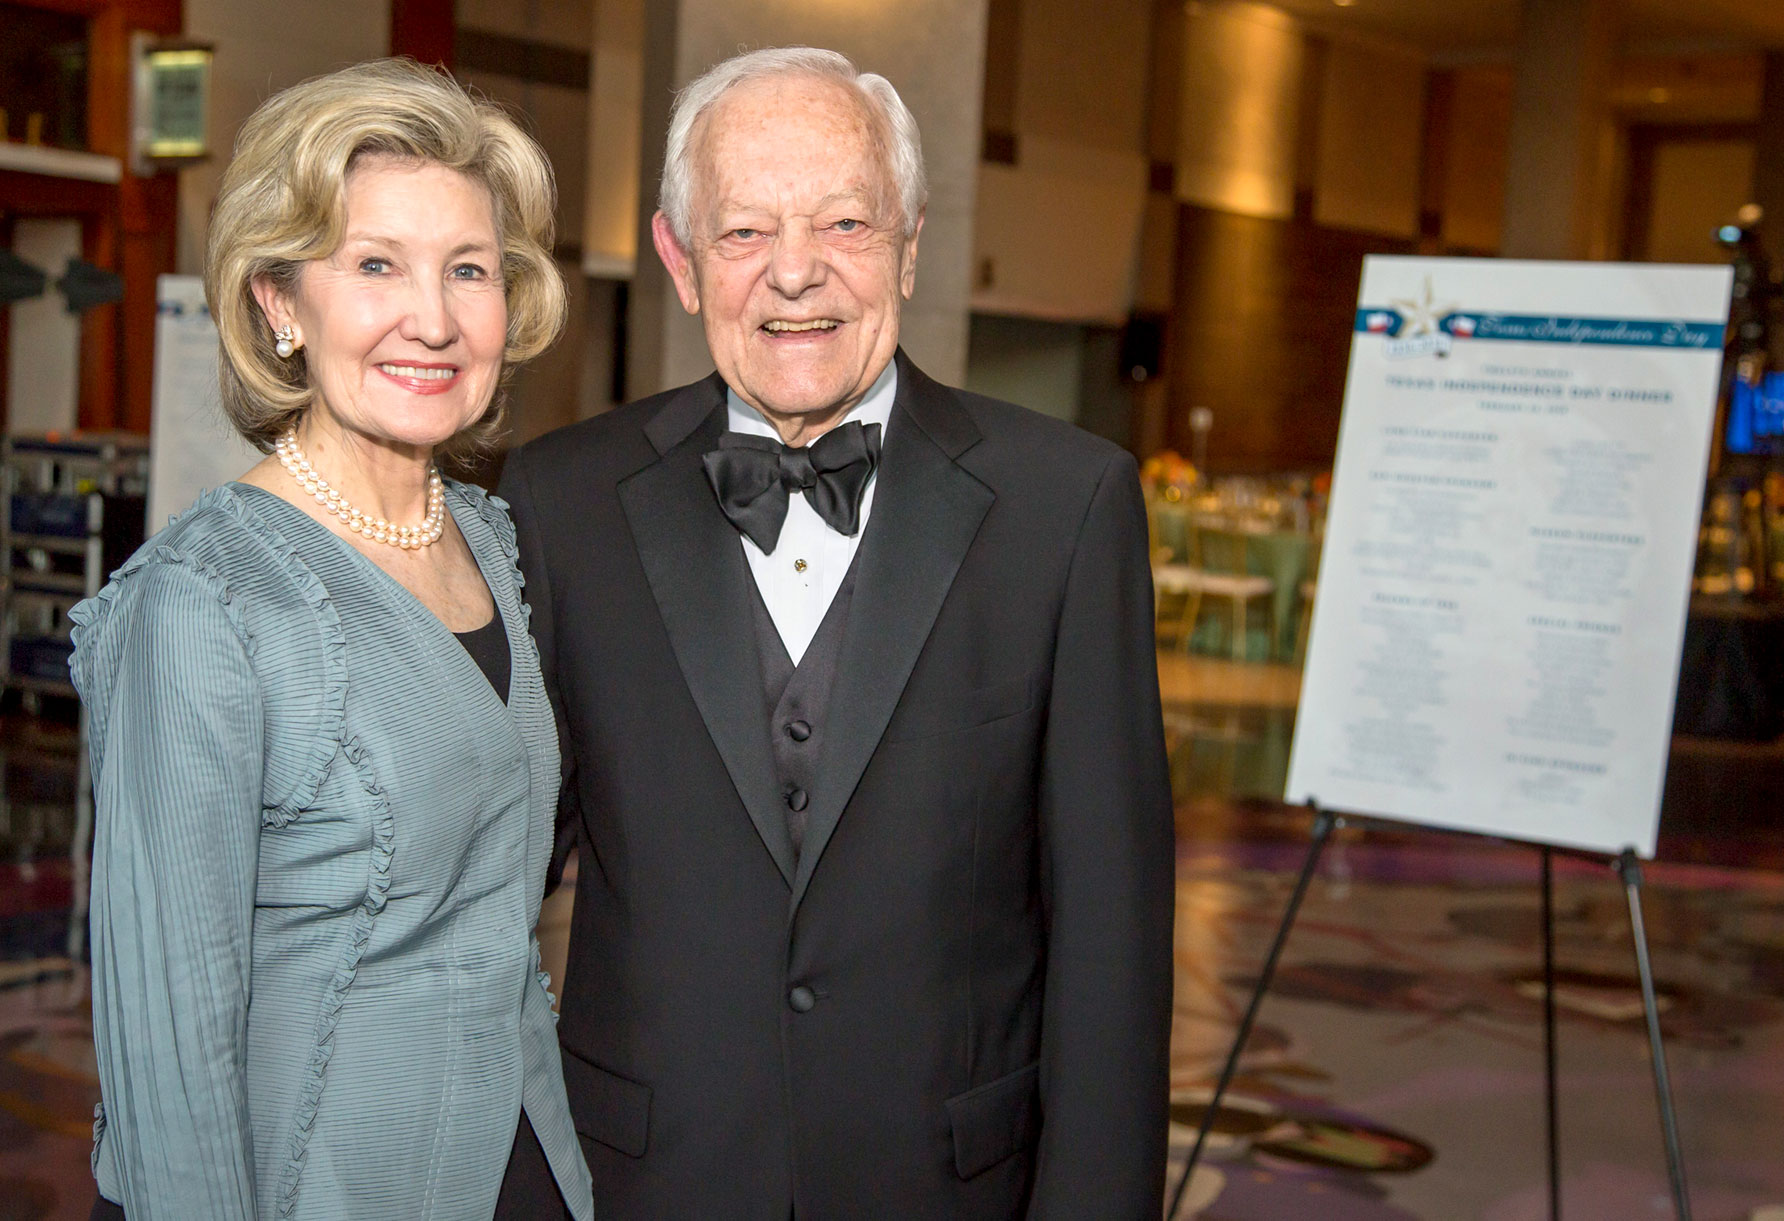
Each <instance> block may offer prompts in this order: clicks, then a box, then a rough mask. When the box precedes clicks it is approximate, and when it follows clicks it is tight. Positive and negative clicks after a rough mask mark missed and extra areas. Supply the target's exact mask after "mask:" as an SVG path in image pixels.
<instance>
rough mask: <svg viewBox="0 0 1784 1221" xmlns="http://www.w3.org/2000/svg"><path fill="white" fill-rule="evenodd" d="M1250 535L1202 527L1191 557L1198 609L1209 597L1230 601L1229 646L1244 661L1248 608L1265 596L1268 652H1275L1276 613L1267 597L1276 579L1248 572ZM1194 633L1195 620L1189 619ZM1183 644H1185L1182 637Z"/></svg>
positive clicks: (1188, 624)
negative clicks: (1269, 644)
mask: <svg viewBox="0 0 1784 1221" xmlns="http://www.w3.org/2000/svg"><path fill="white" fill-rule="evenodd" d="M1249 549H1250V536H1249V535H1247V534H1246V533H1245V532H1244V531H1243V530H1233V529H1229V528H1224V527H1214V526H1203V527H1201V528H1200V529H1198V530H1196V531H1195V532H1194V537H1193V541H1192V545H1191V551H1192V554H1193V557H1194V562H1193V573H1194V576H1193V580H1194V582H1195V584H1196V587H1197V590H1198V597H1197V599H1196V602H1197V611H1198V613H1199V612H1200V609H1201V604H1202V603H1203V602H1204V601H1205V600H1206V599H1208V598H1216V599H1224V600H1225V601H1227V602H1229V603H1230V604H1231V607H1232V609H1231V615H1230V618H1231V623H1232V649H1233V659H1234V660H1235V661H1244V660H1245V645H1246V641H1247V639H1248V636H1247V631H1246V628H1247V618H1248V614H1247V611H1248V609H1249V607H1250V605H1251V603H1252V602H1254V601H1256V600H1257V599H1259V598H1262V599H1264V600H1265V601H1264V605H1265V608H1266V612H1267V614H1268V618H1269V621H1270V636H1269V639H1270V642H1271V647H1270V649H1269V650H1268V653H1267V654H1266V655H1269V654H1273V653H1274V652H1275V641H1276V622H1275V620H1276V612H1275V608H1274V606H1273V604H1272V603H1271V601H1270V599H1271V598H1272V596H1273V595H1274V594H1275V592H1276V582H1275V581H1274V580H1273V579H1271V578H1270V577H1266V576H1262V575H1259V574H1257V573H1254V572H1252V571H1250V564H1249ZM1187 626H1188V630H1189V631H1190V632H1191V633H1193V632H1194V630H1195V620H1193V619H1191V620H1188V623H1187ZM1185 647H1186V648H1187V647H1188V643H1187V637H1185Z"/></svg>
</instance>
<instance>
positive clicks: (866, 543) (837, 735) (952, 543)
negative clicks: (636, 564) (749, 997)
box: [709, 352, 995, 910]
mask: <svg viewBox="0 0 1784 1221" xmlns="http://www.w3.org/2000/svg"><path fill="white" fill-rule="evenodd" d="M897 359H898V394H897V399H896V400H895V402H894V405H893V417H892V425H891V427H890V429H889V430H888V432H887V436H886V444H885V450H884V452H883V454H882V456H881V459H880V471H879V476H878V487H877V489H876V490H875V492H874V504H873V515H872V517H871V518H870V520H869V522H868V526H867V533H866V535H865V536H864V537H863V538H862V540H861V548H860V551H859V553H858V554H857V556H856V559H855V569H856V572H855V595H854V601H853V603H852V605H851V606H850V609H849V620H848V628H847V630H846V631H845V633H844V636H843V643H842V656H841V658H840V659H839V661H838V665H837V671H836V683H835V686H834V687H833V688H832V690H831V693H830V712H829V714H828V716H827V718H826V720H827V722H828V724H827V726H826V728H825V731H824V754H823V759H822V762H821V763H820V765H819V768H818V779H817V783H816V785H815V786H814V788H813V792H812V799H811V807H810V819H809V822H808V823H807V827H806V833H805V844H804V850H803V851H802V852H801V853H800V856H799V869H798V873H797V874H796V875H795V877H794V880H793V896H792V907H793V909H795V910H797V908H798V905H799V901H800V899H801V898H803V897H804V895H805V890H806V887H807V886H808V885H809V884H810V882H811V876H812V872H813V871H814V870H815V869H816V868H817V864H818V858H819V857H821V856H822V855H823V853H824V849H825V847H826V846H827V845H828V844H829V842H830V836H831V834H832V833H833V832H834V831H835V830H836V825H837V823H838V821H840V820H841V818H842V812H843V809H844V807H845V806H847V805H848V802H849V799H850V797H852V796H853V795H854V792H855V786H856V785H857V784H858V783H859V782H860V780H861V774H862V772H864V771H865V770H866V769H867V763H868V760H869V759H871V758H872V757H873V752H874V751H875V750H876V749H877V748H878V746H879V742H880V737H881V735H882V734H884V732H885V729H886V724H887V722H889V721H890V720H891V719H892V713H893V710H894V709H895V708H897V706H898V700H899V697H900V696H901V695H902V694H903V692H904V685H905V682H906V680H908V679H909V678H910V675H911V670H912V669H913V668H914V667H915V666H916V664H917V655H918V654H919V653H920V652H922V649H923V642H924V641H925V640H927V639H928V638H929V631H930V628H931V627H932V626H933V625H934V623H935V617H936V615H937V614H938V613H939V612H940V611H941V606H942V602H943V600H944V599H945V598H946V597H947V596H948V590H949V588H950V587H951V586H952V585H953V582H954V574H955V573H957V572H958V571H959V570H960V564H961V561H962V560H963V559H964V558H965V557H966V552H967V548H969V547H970V546H971V545H972V541H973V537H974V536H975V535H976V534H977V533H978V530H979V523H980V522H982V521H983V520H984V518H985V514H986V512H987V511H988V510H989V509H990V508H991V502H992V501H993V500H994V499H995V496H994V495H993V493H992V492H991V490H990V489H989V488H987V487H986V486H985V485H984V484H983V483H980V482H979V481H978V480H977V479H975V478H974V477H973V476H972V475H970V474H968V473H967V472H966V471H965V470H964V469H962V468H961V467H960V466H958V465H957V464H956V463H955V459H956V458H957V457H959V455H960V454H961V453H963V452H964V451H965V450H967V449H968V448H970V447H971V446H972V445H973V444H975V443H976V442H977V441H978V439H979V433H978V430H977V428H976V427H975V426H974V425H973V423H972V420H971V418H970V417H969V416H968V415H967V414H966V412H965V410H964V409H963V408H962V407H961V406H960V404H959V401H958V400H957V399H956V398H955V397H954V394H953V392H952V391H950V390H948V389H946V388H945V387H942V386H939V385H937V384H936V383H934V382H932V381H930V380H929V379H928V378H927V377H925V376H924V375H923V374H922V372H920V371H919V370H918V369H917V367H916V366H915V365H913V364H911V363H910V361H909V360H908V359H906V358H905V356H904V354H903V353H902V352H900V353H899V354H898V358H897ZM709 499H710V497H709Z"/></svg>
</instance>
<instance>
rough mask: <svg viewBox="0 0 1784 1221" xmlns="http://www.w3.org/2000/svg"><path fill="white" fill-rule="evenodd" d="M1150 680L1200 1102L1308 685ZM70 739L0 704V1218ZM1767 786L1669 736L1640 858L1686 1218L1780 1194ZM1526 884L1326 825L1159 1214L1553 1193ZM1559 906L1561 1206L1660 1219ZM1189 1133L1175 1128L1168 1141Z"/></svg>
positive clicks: (1614, 1017) (32, 1160) (45, 998)
mask: <svg viewBox="0 0 1784 1221" xmlns="http://www.w3.org/2000/svg"><path fill="white" fill-rule="evenodd" d="M1160 677H1161V681H1162V685H1163V688H1164V692H1165V697H1166V704H1167V708H1166V727H1167V736H1168V738H1169V740H1170V743H1171V747H1172V763H1173V778H1174V782H1175V784H1176V786H1177V790H1178V797H1179V802H1178V831H1179V848H1178V917H1177V919H1178V926H1177V927H1178V933H1177V962H1178V981H1177V1019H1176V1028H1175V1038H1174V1050H1173V1066H1174V1077H1175V1083H1176V1086H1177V1088H1178V1092H1179V1098H1180V1103H1181V1106H1180V1110H1179V1114H1180V1116H1181V1117H1182V1118H1184V1119H1187V1120H1190V1121H1192V1122H1193V1120H1194V1118H1195V1117H1196V1115H1197V1114H1198V1112H1197V1110H1196V1098H1197V1095H1198V1091H1201V1095H1200V1096H1201V1097H1202V1098H1204V1099H1205V1097H1206V1087H1207V1085H1208V1084H1209V1083H1210V1082H1211V1081H1212V1079H1213V1077H1214V1075H1215V1074H1216V1073H1217V1072H1218V1069H1219V1065H1220V1062H1221V1060H1222V1058H1223V1057H1224V1055H1225V1053H1226V1050H1227V1048H1228V1046H1229V1044H1230V1040H1231V1038H1232V1032H1233V1029H1234V1027H1235V1026H1236V1023H1237V1019H1238V1016H1239V1013H1240V1011H1241V1009H1242V1008H1243V1006H1244V1004H1245V1002H1246V999H1247V998H1248V996H1249V989H1250V986H1251V983H1252V981H1253V979H1254V978H1255V973H1256V971H1257V969H1258V967H1259V964H1260V963H1261V960H1262V958H1263V954H1264V950H1265V947H1266V945H1267V944H1268V941H1269V938H1270V936H1271V935H1272V933H1273V932H1274V931H1275V927H1276V923H1277V920H1278V918H1279V916H1280V913H1281V910H1282V906H1283V904H1284V902H1285V901H1286V899H1287V895H1288V891H1289V888H1290V886H1291V885H1292V883H1293V880H1294V878H1295V876H1296V873H1297V871H1298V870H1299V868H1300V865H1301V862H1302V858H1303V854H1304V851H1305V846H1306V838H1307V829H1308V818H1307V815H1306V814H1305V812H1303V811H1299V810H1293V809H1287V808H1285V807H1283V806H1281V805H1280V803H1278V802H1276V801H1274V800H1273V799H1272V796H1271V795H1272V794H1273V793H1275V792H1278V791H1280V784H1281V773H1282V768H1283V767H1284V766H1285V765H1286V761H1287V752H1288V744H1289V739H1290V733H1291V730H1292V724H1293V705H1294V699H1295V693H1296V690H1297V687H1298V678H1297V675H1296V674H1295V672H1294V671H1292V670H1290V669H1287V668H1284V667H1268V666H1259V665H1243V664H1233V663H1226V662H1219V661H1205V660H1202V659H1199V658H1196V659H1187V658H1184V657H1183V656H1181V655H1179V654H1168V655H1164V656H1161V658H1160ZM72 746H73V743H72V738H71V737H70V736H69V735H68V734H67V733H66V732H63V731H59V730H58V729H56V728H55V727H54V726H46V725H44V724H42V723H40V722H32V721H25V720H22V719H20V718H17V717H14V718H10V719H0V754H3V755H4V760H3V762H4V765H5V771H4V775H5V778H6V796H7V798H8V804H9V809H8V810H7V812H6V813H5V814H3V815H0V859H3V860H4V862H6V863H4V864H0V1221H13V1219H20V1221H22V1219H25V1218H31V1219H37V1218H68V1219H70V1221H73V1219H75V1218H80V1217H84V1216H85V1214H86V1208H87V1205H88V1204H89V1203H90V1201H91V1194H90V1192H91V1187H90V1180H89V1179H88V1177H87V1165H86V1153H87V1144H88V1135H89V1129H90V1115H91V1106H92V1101H93V1098H94V1095H95V1086H94V1081H93V1075H92V1056H91V1051H90V1048H89V1046H88V1038H89V1034H90V1032H89V1030H88V1027H87V1021H86V1011H85V1002H86V982H85V972H84V969H83V968H81V967H79V966H78V965H75V964H74V963H73V962H72V961H71V959H70V958H69V956H68V955H69V947H70V942H69V934H70V929H69V921H68V912H69V908H70V902H71V898H72V895H73V893H74V889H75V879H74V877H73V876H72V874H71V871H70V868H69V865H68V863H67V862H68V855H67V843H68V838H69V835H70V833H71V829H72V800H73V783H72V781H73V772H74V761H73V755H72ZM1781 793H1784V749H1781V748H1780V747H1779V746H1777V745H1776V744H1774V745H1767V746H1753V747H1749V746H1732V745H1727V744H1722V743H1709V742H1686V741H1682V742H1679V743H1677V744H1676V745H1675V750H1674V757H1673V762H1672V769H1671V775H1670V776H1669V784H1668V796H1667V809H1666V814H1665V816H1664V818H1663V828H1664V834H1663V841H1662V850H1661V858H1662V859H1661V860H1660V861H1658V862H1656V863H1654V864H1653V865H1651V866H1650V867H1649V868H1648V870H1647V876H1648V886H1647V919H1648V928H1649V935H1650V941H1651V944H1652V947H1653V951H1654V959H1655V968H1656V972H1657V975H1658V978H1659V981H1660V985H1661V991H1662V998H1663V1005H1664V1010H1665V1011H1664V1016H1663V1023H1664V1029H1665V1033H1666V1039H1667V1047H1668V1054H1669V1062H1670V1064H1671V1067H1672V1071H1673V1074H1674V1090H1675V1095H1676V1098H1677V1102H1678V1110H1679V1122H1680V1127H1681V1130H1682V1134H1683V1139H1684V1146H1685V1155H1686V1167H1687V1172H1688V1174H1689V1176H1690V1180H1691V1194H1692V1201H1693V1204H1694V1207H1695V1216H1696V1217H1697V1218H1698V1221H1747V1219H1748V1218H1750V1217H1752V1216H1753V1215H1754V1214H1755V1210H1758V1209H1761V1208H1764V1207H1765V1206H1767V1205H1774V1204H1780V1203H1784V1154H1780V1153H1779V1152H1778V1150H1779V1149H1780V1148H1784V1144H1781V1142H1780V1138H1779V1136H1778V1133H1779V1132H1780V1130H1784V826H1779V825H1777V824H1778V820H1777V819H1776V817H1775V816H1776V812H1777V810H1778V809H1780V808H1784V805H1781V801H1780V794H1781ZM1537 877H1538V873H1537V856H1536V853H1535V851H1534V850H1532V849H1530V848H1528V847H1524V846H1520V845H1510V844H1500V843H1495V842H1491V841H1486V840H1479V839H1473V838H1468V837H1459V836H1451V835H1444V834H1440V833H1436V832H1425V831H1420V830H1417V829H1413V828H1391V829H1390V828H1383V827H1379V826H1376V827H1367V828H1363V827H1351V828H1347V829H1345V830H1342V831H1340V832H1338V833H1337V835H1336V836H1335V837H1334V840H1333V842H1332V844H1331V845H1330V847H1329V848H1328V850H1327V853H1326V855H1325V857H1324V859H1323V861H1322V863H1321V867H1320V871H1319V874H1318V877H1317V879H1316V880H1315V882H1314V884H1313V887H1312V889H1311V891H1310V892H1309V896H1308V899H1307V903H1306V906H1305V908H1304V909H1303V911H1302V914H1301V917H1300V920H1299V922H1298V924H1297V926H1296V928H1295V930H1294V932H1293V935H1292V937H1291V939H1290V941H1289V943H1288V948H1287V951H1286V954H1285V956H1284V960H1283V965H1282V968H1281V971H1280V972H1279V974H1278V976H1277V979H1276V981H1275V985H1274V986H1273V988H1272V989H1271V991H1270V993H1269V995H1268V997H1267V999H1266V1001H1265V1003H1264V1006H1263V1010H1262V1013H1261V1016H1260V1022H1259V1026H1258V1028H1257V1030H1256V1031H1255V1032H1254V1035H1253V1037H1252V1039H1251V1041H1250V1043H1249V1045H1248V1047H1247V1050H1246V1054H1245V1056H1244V1058H1243V1060H1242V1064H1241V1071H1240V1075H1239V1078H1238V1080H1237V1081H1236V1083H1235V1086H1234V1092H1233V1096H1232V1097H1231V1098H1230V1100H1229V1101H1230V1105H1229V1106H1228V1108H1226V1109H1225V1110H1224V1111H1223V1113H1222V1115H1221V1117H1220V1123H1219V1125H1218V1127H1217V1137H1216V1139H1215V1140H1214V1141H1213V1142H1212V1144H1211V1147H1210V1149H1209V1150H1208V1152H1207V1153H1206V1155H1205V1157H1204V1162H1203V1166H1202V1167H1201V1169H1200V1170H1199V1171H1198V1174H1197V1177H1196V1180H1195V1181H1194V1182H1193V1183H1192V1184H1191V1186H1190V1191H1189V1197H1190V1199H1189V1204H1188V1205H1187V1206H1186V1208H1185V1210H1184V1211H1183V1212H1182V1213H1181V1214H1180V1215H1181V1216H1183V1217H1190V1216H1196V1215H1199V1216H1201V1217H1203V1218H1205V1219H1206V1221H1252V1219H1263V1218H1270V1219H1272V1221H1274V1219H1278V1218H1296V1219H1299V1218H1313V1219H1318V1221H1351V1219H1355V1221H1377V1219H1380V1221H1388V1219H1401V1218H1426V1219H1432V1221H1452V1219H1479V1221H1524V1219H1526V1218H1528V1219H1532V1221H1534V1219H1535V1218H1540V1217H1545V1216H1546V1215H1547V1188H1546V1182H1545V1178H1544V1165H1545V1162H1544V1150H1543V1131H1544V1128H1543V1123H1544V1120H1543V1107H1542V1097H1543V1078H1542V1042H1541V1025H1540V997H1541V994H1540V991H1539V990H1538V986H1537V984H1536V982H1535V981H1536V979H1537V978H1538V973H1539V971H1540V966H1541V957H1540V941H1539V932H1540V928H1539V923H1538V906H1537V904H1538V895H1537ZM1556 902H1557V922H1556V935H1557V952H1558V960H1559V965H1560V968H1561V971H1562V981H1563V986H1562V987H1561V988H1559V989H1558V990H1557V996H1558V998H1559V1000H1560V1002H1561V1005H1560V1007H1561V1022H1560V1033H1559V1054H1560V1066H1561V1072H1560V1100H1561V1101H1560V1120H1561V1152H1562V1161H1563V1178H1564V1210H1563V1211H1564V1215H1565V1216H1566V1217H1567V1218H1568V1219H1569V1221H1632V1219H1639V1218H1647V1217H1654V1218H1663V1217H1667V1216H1670V1205H1669V1203H1668V1196H1667V1183H1666V1174H1665V1164H1664V1161H1663V1158H1662V1153H1661V1144H1660V1128H1659V1122H1658V1118H1657V1114H1656V1111H1655V1105H1654V1092H1653V1081H1652V1077H1651V1075H1650V1071H1649V1063H1648V1058H1647V1043H1646V1039H1645V1037H1644V1034H1643V1028H1642V1024H1641V1018H1640V1013H1639V1002H1638V1001H1637V1000H1636V998H1635V994H1634V991H1633V984H1634V959H1633V953H1632V947H1631V942H1630V936H1629V928H1628V919H1627V911H1626V909H1625V906H1624V903H1623V899H1622V894H1621V891H1620V889H1619V887H1618V885H1617V881H1616V878H1615V876H1614V875H1613V874H1612V873H1611V872H1610V871H1609V870H1608V869H1607V868H1605V867H1604V866H1602V865H1600V864H1597V863H1594V862H1590V861H1584V860H1576V859H1562V860H1560V861H1559V862H1558V864H1557V885H1556ZM562 914H563V913H562V912H561V911H557V912H555V913H554V914H553V915H552V916H551V917H550V920H552V921H557V922H561V919H562ZM1189 1135H1190V1131H1189V1129H1188V1128H1187V1127H1184V1128H1177V1129H1174V1131H1173V1142H1174V1149H1175V1151H1176V1156H1177V1158H1178V1159H1181V1157H1182V1155H1183V1152H1184V1150H1185V1148H1186V1147H1187V1142H1188V1137H1189ZM1198 1210H1199V1211H1198Z"/></svg>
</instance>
